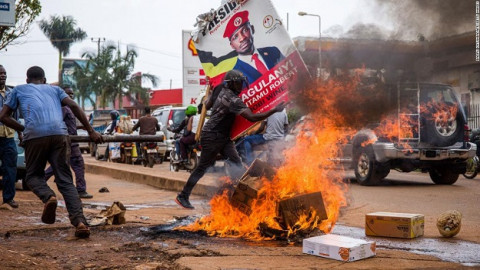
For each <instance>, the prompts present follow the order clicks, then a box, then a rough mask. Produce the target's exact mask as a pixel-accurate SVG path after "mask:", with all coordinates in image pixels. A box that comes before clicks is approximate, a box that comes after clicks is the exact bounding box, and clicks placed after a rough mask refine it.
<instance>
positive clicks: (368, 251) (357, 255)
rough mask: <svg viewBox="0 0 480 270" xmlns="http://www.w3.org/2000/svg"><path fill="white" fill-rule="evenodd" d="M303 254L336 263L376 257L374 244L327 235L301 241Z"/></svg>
mask: <svg viewBox="0 0 480 270" xmlns="http://www.w3.org/2000/svg"><path fill="white" fill-rule="evenodd" d="M303 253H306V254H310V255H315V256H319V257H324V258H329V259H334V260H338V261H345V262H353V261H358V260H361V259H365V258H369V257H373V256H375V255H376V243H375V242H373V241H365V240H362V239H355V238H351V237H347V236H341V235H336V234H327V235H321V236H315V237H310V238H306V239H303Z"/></svg>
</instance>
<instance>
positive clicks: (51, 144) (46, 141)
mask: <svg viewBox="0 0 480 270" xmlns="http://www.w3.org/2000/svg"><path fill="white" fill-rule="evenodd" d="M47 161H48V162H49V163H50V165H51V166H52V168H53V172H54V175H55V179H56V180H55V183H56V184H57V187H58V190H59V191H60V193H61V194H62V196H63V199H64V200H65V205H66V207H67V211H68V215H69V218H70V222H71V223H72V225H73V226H75V227H76V226H77V225H78V224H79V223H80V222H82V223H83V224H87V221H86V220H85V216H84V215H83V209H82V201H81V200H80V197H79V196H78V192H77V189H76V188H75V185H74V184H73V178H72V172H71V171H70V141H69V140H68V137H67V136H62V135H57V136H48V137H41V138H35V139H31V140H28V141H25V163H26V170H27V175H26V177H25V181H26V183H27V185H28V187H29V188H30V189H31V190H32V191H33V193H35V195H37V197H38V198H40V200H42V202H44V203H45V202H47V201H48V199H49V198H50V197H51V196H56V195H55V193H54V191H53V190H52V189H51V188H50V187H49V186H48V185H47V182H46V181H45V166H46V165H47Z"/></svg>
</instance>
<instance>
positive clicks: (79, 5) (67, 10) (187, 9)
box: [0, 0, 365, 89]
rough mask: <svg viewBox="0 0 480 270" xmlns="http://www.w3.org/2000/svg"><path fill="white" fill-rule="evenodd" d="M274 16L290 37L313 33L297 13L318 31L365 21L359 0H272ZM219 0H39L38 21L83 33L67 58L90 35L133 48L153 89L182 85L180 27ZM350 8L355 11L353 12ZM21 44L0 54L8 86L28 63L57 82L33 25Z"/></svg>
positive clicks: (49, 49)
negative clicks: (155, 82) (72, 24)
mask: <svg viewBox="0 0 480 270" xmlns="http://www.w3.org/2000/svg"><path fill="white" fill-rule="evenodd" d="M272 1H273V4H274V6H275V8H276V9H277V12H278V14H279V15H280V16H281V17H282V19H283V20H284V22H286V17H287V13H289V29H290V31H289V32H290V36H291V37H292V38H293V37H296V36H318V19H317V18H315V17H300V16H298V15H297V13H298V11H306V12H309V13H314V14H320V15H321V16H322V29H327V28H329V27H330V26H332V25H334V24H340V25H342V26H343V27H344V28H347V27H349V26H351V25H352V24H353V23H354V22H358V21H359V20H364V19H365V18H362V16H363V15H362V14H361V13H359V12H358V9H359V7H358V6H357V5H358V3H359V2H358V1H352V0H335V1H331V0H329V1H323V0H322V1H318V0H310V1H308V0H295V1H292V0H272ZM220 3H221V1H220V0H195V1H192V0H176V1H166V0H100V1H99V0H68V1H65V0H63V1H62V0H48V1H42V13H41V14H40V15H39V16H38V17H37V21H39V20H41V19H44V18H49V17H50V16H51V15H54V14H56V15H70V16H73V17H74V18H75V19H76V20H77V25H78V26H79V27H81V28H82V29H83V30H84V31H86V32H87V35H88V39H86V40H85V41H83V42H81V43H76V44H74V45H73V46H72V48H71V50H70V54H69V55H68V56H67V57H69V58H80V56H81V54H82V53H83V52H84V51H86V50H91V51H96V50H97V44H96V43H93V42H92V41H91V40H90V38H92V37H93V38H96V37H105V38H106V39H107V41H112V42H114V43H115V44H118V43H119V44H120V47H121V48H122V49H125V47H126V45H127V44H134V45H136V46H137V49H138V53H139V57H138V59H137V63H136V71H142V72H148V73H151V74H154V75H156V76H158V77H159V78H160V79H161V82H160V85H159V86H158V87H156V89H164V88H169V87H170V80H172V87H173V88H179V87H182V63H181V48H182V47H181V33H182V32H181V31H182V29H193V24H194V23H195V18H196V16H197V15H198V14H200V13H203V12H207V11H209V10H210V8H218V7H219V6H220ZM353 11H356V14H355V15H354V16H353V15H352V13H353ZM22 41H25V43H23V44H21V45H15V46H8V47H7V51H5V50H3V51H1V52H0V63H1V64H3V65H4V66H5V67H6V68H7V72H8V80H7V83H8V84H14V85H15V84H21V83H24V82H25V72H26V70H27V68H29V67H30V66H33V65H39V66H41V67H43V68H44V69H45V72H46V76H47V80H48V82H54V81H57V79H56V76H57V75H56V74H57V69H58V64H57V63H58V53H57V51H56V50H55V49H54V48H53V46H52V45H51V44H50V42H49V41H48V39H47V38H46V37H45V36H44V35H43V33H42V32H41V30H40V29H39V28H38V25H37V23H35V24H34V25H33V27H32V28H31V31H30V33H29V34H28V35H27V37H26V38H23V39H22Z"/></svg>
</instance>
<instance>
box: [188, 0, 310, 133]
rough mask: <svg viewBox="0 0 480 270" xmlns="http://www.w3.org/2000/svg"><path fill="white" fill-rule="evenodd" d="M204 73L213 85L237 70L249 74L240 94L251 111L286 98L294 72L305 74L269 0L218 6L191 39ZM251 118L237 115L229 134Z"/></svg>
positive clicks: (240, 129) (247, 124)
mask: <svg viewBox="0 0 480 270" xmlns="http://www.w3.org/2000/svg"><path fill="white" fill-rule="evenodd" d="M195 47H196V49H197V53H198V56H199V60H200V62H201V63H202V66H203V70H204V71H205V75H206V76H207V77H208V78H209V80H210V84H211V85H213V87H214V86H216V85H218V84H220V83H222V80H223V77H224V75H225V73H226V72H227V71H229V70H232V69H236V70H239V71H241V72H242V73H243V74H244V75H245V76H246V77H247V79H248V82H249V87H248V88H245V89H244V90H243V91H242V92H241V93H240V95H239V96H240V97H241V98H242V100H243V102H244V103H245V104H246V105H247V106H248V107H249V108H250V109H251V110H252V112H254V113H259V112H264V111H268V110H270V109H272V108H274V107H275V106H276V105H277V104H278V103H280V102H281V101H288V100H289V98H288V93H289V92H291V91H293V90H295V89H293V87H294V85H296V84H295V82H296V80H297V78H298V76H297V75H298V74H301V73H305V74H308V71H307V68H306V66H305V64H304V62H303V60H302V58H301V57H300V54H299V52H298V51H297V49H296V48H295V46H294V44H293V42H292V40H291V38H290V36H289V35H288V32H287V30H286V28H285V26H284V25H283V23H282V21H281V19H280V17H279V16H278V14H277V12H276V10H275V8H274V7H273V4H272V2H271V1H270V0H255V1H253V0H250V1H242V2H240V1H239V2H237V1H231V2H227V3H225V4H223V5H222V6H221V7H220V8H218V9H217V10H216V13H215V16H214V17H213V19H212V20H211V21H209V22H208V25H207V27H206V28H205V29H204V31H201V32H200V33H199V34H198V39H197V41H196V43H195ZM254 124H255V123H252V122H249V121H248V120H246V119H245V118H243V117H241V116H237V118H236V120H235V124H234V126H233V129H232V133H231V137H232V138H236V137H237V136H239V135H241V134H242V133H243V132H245V131H246V130H248V129H249V128H250V127H251V126H253V125H254Z"/></svg>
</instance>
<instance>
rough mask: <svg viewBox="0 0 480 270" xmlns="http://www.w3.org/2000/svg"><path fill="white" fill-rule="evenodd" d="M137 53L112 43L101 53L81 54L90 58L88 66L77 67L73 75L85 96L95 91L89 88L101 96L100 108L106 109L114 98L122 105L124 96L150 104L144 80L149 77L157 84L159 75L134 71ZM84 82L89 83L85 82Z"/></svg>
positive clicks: (136, 101) (149, 79) (134, 101)
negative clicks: (123, 50) (121, 48)
mask: <svg viewBox="0 0 480 270" xmlns="http://www.w3.org/2000/svg"><path fill="white" fill-rule="evenodd" d="M137 56H138V54H137V52H136V50H135V49H134V48H131V47H129V48H127V51H126V52H125V53H124V54H122V52H121V51H120V50H119V49H118V48H117V47H115V46H113V45H107V46H104V47H102V48H101V50H100V51H99V53H98V54H94V53H91V52H87V53H84V54H83V55H82V57H85V58H86V59H87V65H86V67H85V68H81V67H76V68H75V70H74V74H73V76H74V77H75V79H76V80H77V88H79V89H80V88H81V87H83V89H81V91H85V93H84V95H85V97H86V96H87V95H88V96H89V95H90V94H91V93H92V92H88V91H89V90H87V89H89V87H90V89H91V91H93V92H94V93H95V94H96V95H97V97H99V98H100V107H103V108H105V107H107V106H108V105H109V104H110V102H113V101H114V100H118V101H119V105H120V107H122V99H123V97H124V96H126V97H128V98H129V99H130V100H131V101H133V103H135V104H137V103H138V102H139V100H141V101H142V104H143V105H148V103H149V98H148V90H149V89H148V88H146V87H142V81H144V80H148V81H150V82H151V83H152V84H153V86H156V85H157V83H158V78H157V77H156V76H154V75H151V74H148V73H143V74H141V73H133V70H134V68H135V59H136V58H137ZM78 82H79V83H80V84H78ZM82 82H86V84H85V85H83V84H82ZM82 85H83V86H82Z"/></svg>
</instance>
